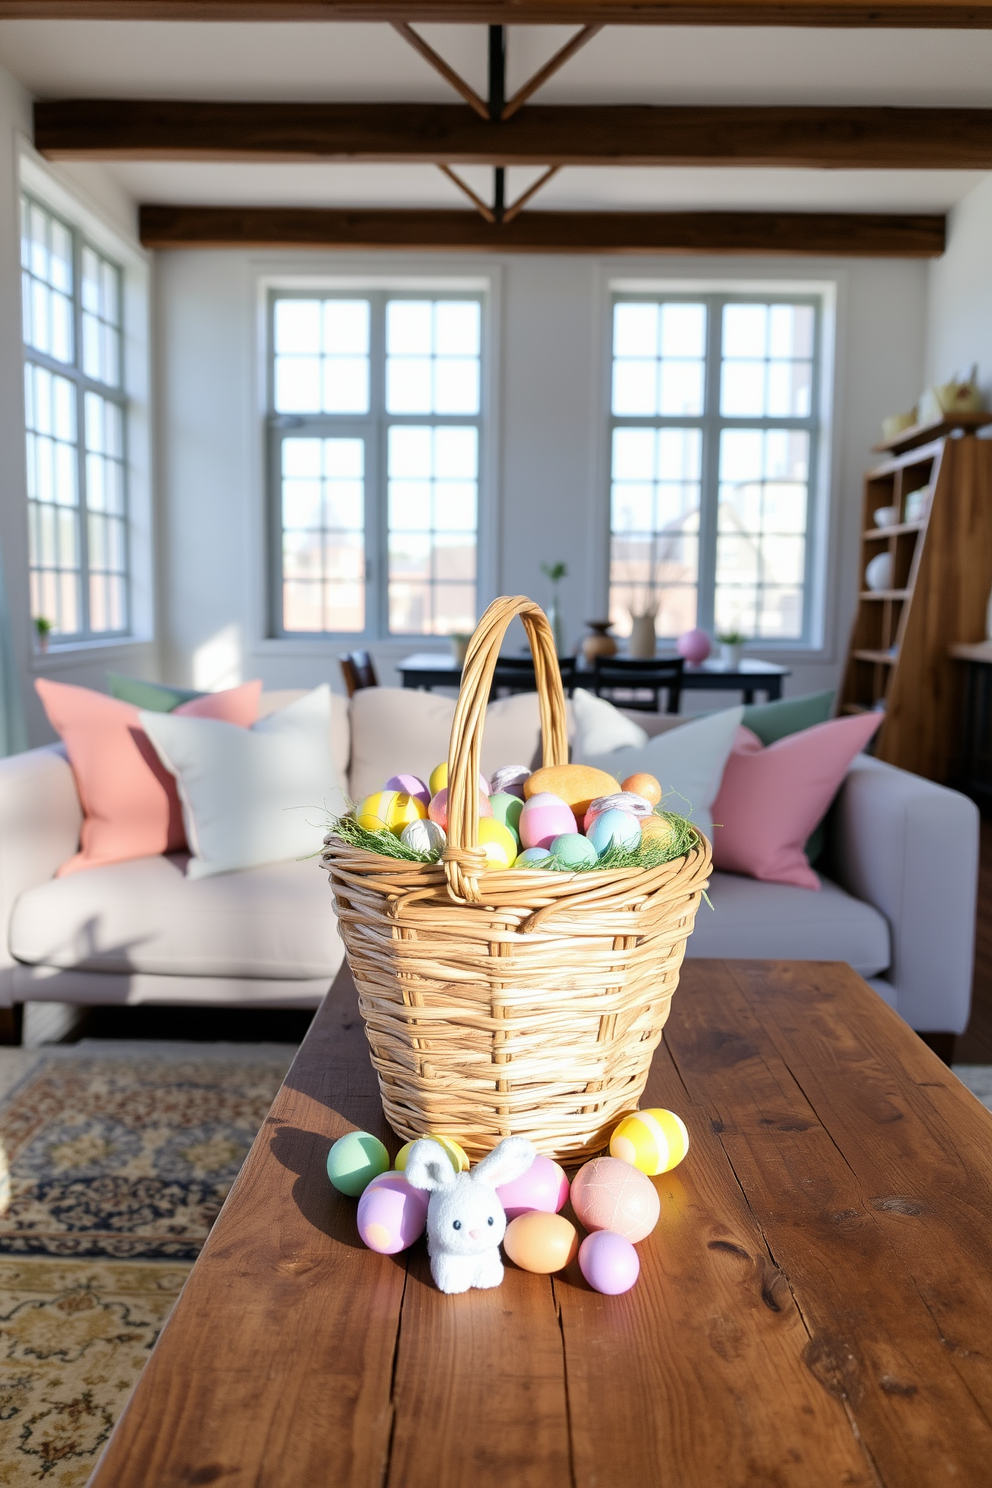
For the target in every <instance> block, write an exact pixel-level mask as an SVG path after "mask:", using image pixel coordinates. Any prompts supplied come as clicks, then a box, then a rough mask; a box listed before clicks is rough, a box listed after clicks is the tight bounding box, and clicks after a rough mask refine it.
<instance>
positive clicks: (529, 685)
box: [492, 656, 575, 697]
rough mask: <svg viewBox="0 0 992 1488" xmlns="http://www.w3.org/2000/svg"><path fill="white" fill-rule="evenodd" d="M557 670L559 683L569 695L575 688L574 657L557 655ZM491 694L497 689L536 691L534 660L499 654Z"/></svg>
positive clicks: (511, 691)
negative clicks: (559, 678)
mask: <svg viewBox="0 0 992 1488" xmlns="http://www.w3.org/2000/svg"><path fill="white" fill-rule="evenodd" d="M558 670H559V671H560V672H561V685H562V687H563V688H564V689H565V692H566V694H567V695H568V696H569V697H571V695H572V692H573V691H574V689H575V657H574V656H559V658H558ZM492 691H493V695H494V696H495V695H496V694H497V693H498V692H499V691H503V692H509V693H514V692H536V691H537V679H536V678H535V676H534V661H533V658H532V657H530V656H501V657H499V659H498V660H497V662H496V671H495V673H494V674H493V685H492Z"/></svg>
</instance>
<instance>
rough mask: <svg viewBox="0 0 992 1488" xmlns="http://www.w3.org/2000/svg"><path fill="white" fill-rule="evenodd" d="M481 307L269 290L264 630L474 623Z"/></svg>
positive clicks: (393, 294)
mask: <svg viewBox="0 0 992 1488" xmlns="http://www.w3.org/2000/svg"><path fill="white" fill-rule="evenodd" d="M484 304H485V297H484V294H483V292H482V291H474V290H473V291H467V292H466V291H464V290H461V289H457V288H453V289H451V290H450V291H442V290H438V289H431V290H430V291H418V290H396V291H392V290H388V289H382V288H376V289H371V290H368V291H363V290H354V289H347V290H333V291H331V290H328V291H315V290H314V289H312V288H301V289H299V290H296V289H291V288H278V289H272V290H270V292H269V300H268V329H269V335H268V344H269V361H268V374H269V375H268V430H269V437H268V443H269V487H270V501H269V511H270V545H269V546H270V554H271V562H270V594H271V602H270V633H271V634H272V635H273V636H275V637H281V638H286V637H306V636H311V637H324V636H337V637H342V638H352V639H374V638H386V637H389V636H405V635H409V636H415V635H449V634H452V633H456V632H462V631H471V630H472V629H473V628H474V626H475V621H476V618H477V609H478V600H477V595H478V568H479V562H478V548H479V504H480V469H481V457H482V444H483V441H484V437H485V402H486V396H485V387H484V377H483V368H484V364H485V361H484V346H483V336H484V325H485V316H484Z"/></svg>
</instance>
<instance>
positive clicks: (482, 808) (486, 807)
mask: <svg viewBox="0 0 992 1488" xmlns="http://www.w3.org/2000/svg"><path fill="white" fill-rule="evenodd" d="M492 814H493V808H492V807H491V806H490V804H489V797H488V796H484V795H483V794H482V792H481V791H480V792H479V815H480V816H492ZM427 815H428V816H429V817H430V819H431V821H432V822H436V823H437V825H438V826H439V827H440V828H441V831H442V832H446V831H447V830H448V787H447V786H445V787H444V788H443V790H439V791H438V793H437V795H436V796H435V797H434V798H433V800H432V801H431V803H430V805H429V806H428V808H427Z"/></svg>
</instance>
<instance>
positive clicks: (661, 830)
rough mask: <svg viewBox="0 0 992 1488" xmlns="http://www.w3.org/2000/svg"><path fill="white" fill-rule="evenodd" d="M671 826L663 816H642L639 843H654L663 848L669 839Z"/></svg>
mask: <svg viewBox="0 0 992 1488" xmlns="http://www.w3.org/2000/svg"><path fill="white" fill-rule="evenodd" d="M671 836H672V824H671V822H670V821H669V820H668V818H667V817H665V816H657V815H653V816H642V817H641V841H642V842H656V843H657V844H658V846H659V847H664V846H665V845H666V844H667V843H668V842H669V841H670V839H671Z"/></svg>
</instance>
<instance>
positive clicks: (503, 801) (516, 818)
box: [489, 791, 524, 848]
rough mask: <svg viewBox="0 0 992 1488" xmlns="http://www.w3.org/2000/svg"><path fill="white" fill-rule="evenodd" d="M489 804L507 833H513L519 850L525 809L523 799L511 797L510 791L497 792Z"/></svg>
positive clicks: (491, 797)
mask: <svg viewBox="0 0 992 1488" xmlns="http://www.w3.org/2000/svg"><path fill="white" fill-rule="evenodd" d="M489 804H490V806H491V807H492V809H493V816H494V817H495V818H496V820H497V821H498V822H502V823H503V825H504V827H506V829H507V831H509V832H512V833H513V838H514V841H515V842H516V844H517V847H518V848H519V846H520V813H521V811H523V809H524V803H523V799H522V798H521V797H520V796H511V795H510V793H509V791H496V792H495V794H494V795H491V796H490V797H489Z"/></svg>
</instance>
